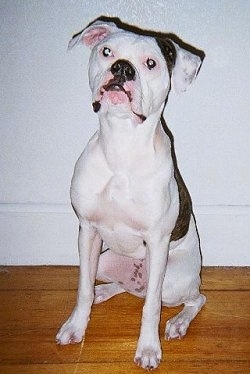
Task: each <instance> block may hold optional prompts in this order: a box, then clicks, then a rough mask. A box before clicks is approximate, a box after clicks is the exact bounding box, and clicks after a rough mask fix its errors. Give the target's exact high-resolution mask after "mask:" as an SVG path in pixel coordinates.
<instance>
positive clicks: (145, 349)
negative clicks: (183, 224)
mask: <svg viewBox="0 0 250 374" xmlns="http://www.w3.org/2000/svg"><path fill="white" fill-rule="evenodd" d="M169 240H170V237H168V236H161V239H160V240H159V239H158V240H152V239H150V240H149V241H148V242H147V259H146V260H147V271H148V288H147V295H146V300H145V304H144V307H143V313H142V321H141V331H140V337H139V340H138V344H137V350H136V354H135V362H136V363H137V364H138V365H140V366H141V367H142V368H144V369H147V370H151V369H155V368H156V367H157V366H158V365H159V363H160V360H161V344H160V339H159V322H160V313H161V299H162V283H163V279H164V276H165V272H166V264H167V258H168V247H169Z"/></svg>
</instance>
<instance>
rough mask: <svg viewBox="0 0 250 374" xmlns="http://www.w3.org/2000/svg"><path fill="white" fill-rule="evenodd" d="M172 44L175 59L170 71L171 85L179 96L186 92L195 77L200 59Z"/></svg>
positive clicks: (199, 65)
mask: <svg viewBox="0 0 250 374" xmlns="http://www.w3.org/2000/svg"><path fill="white" fill-rule="evenodd" d="M172 43H173V45H174V47H175V50H176V58H175V64H174V67H173V70H172V77H171V83H172V86H173V87H174V90H175V92H176V93H178V94H179V93H181V92H184V91H186V89H187V88H188V86H189V85H190V84H191V83H192V82H193V80H194V79H195V77H196V76H197V74H198V72H199V69H200V67H201V64H202V59H201V58H200V57H199V56H198V55H196V54H194V53H191V52H189V51H187V50H186V49H183V48H181V47H180V46H179V45H178V44H176V43H174V42H173V41H172Z"/></svg>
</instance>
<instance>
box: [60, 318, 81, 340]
mask: <svg viewBox="0 0 250 374" xmlns="http://www.w3.org/2000/svg"><path fill="white" fill-rule="evenodd" d="M82 340H83V331H82V329H79V328H78V326H76V325H74V324H73V323H71V322H68V321H67V322H65V323H64V325H62V327H61V329H60V330H59V332H58V334H57V335H56V342H57V344H60V345H66V344H76V343H80V342H81V341H82Z"/></svg>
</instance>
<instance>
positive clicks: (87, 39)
mask: <svg viewBox="0 0 250 374" xmlns="http://www.w3.org/2000/svg"><path fill="white" fill-rule="evenodd" d="M115 31H117V26H116V24H115V23H114V22H103V21H100V20H97V21H94V22H92V23H91V24H89V25H88V26H87V27H86V28H85V29H83V30H82V31H80V32H79V33H78V34H75V35H74V36H73V38H72V39H71V40H70V42H69V45H68V49H72V48H73V47H74V46H75V45H78V44H85V45H86V46H88V47H90V48H93V47H94V46H95V45H96V44H97V43H98V42H100V41H101V40H103V39H104V38H106V36H108V35H109V34H111V33H112V32H115Z"/></svg>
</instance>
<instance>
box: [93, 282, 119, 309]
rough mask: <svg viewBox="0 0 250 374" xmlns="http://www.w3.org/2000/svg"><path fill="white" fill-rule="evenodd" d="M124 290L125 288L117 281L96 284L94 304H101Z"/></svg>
mask: <svg viewBox="0 0 250 374" xmlns="http://www.w3.org/2000/svg"><path fill="white" fill-rule="evenodd" d="M123 292H125V290H124V289H123V288H121V287H120V286H119V285H118V284H116V283H108V284H99V285H98V286H95V299H94V304H100V303H102V302H103V301H106V300H108V299H110V298H111V297H113V296H115V295H118V294H120V293H123Z"/></svg>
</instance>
